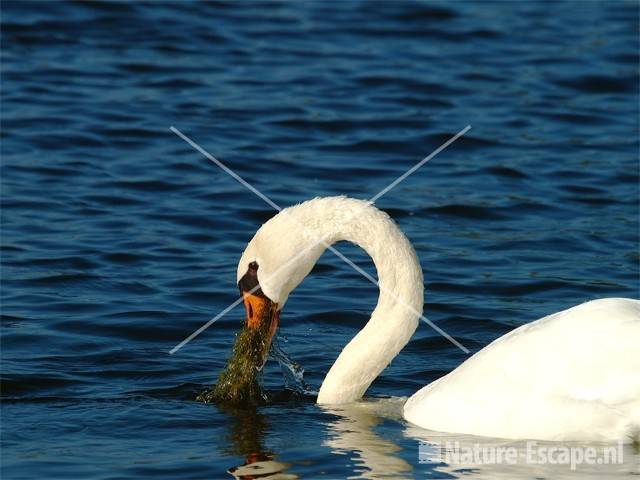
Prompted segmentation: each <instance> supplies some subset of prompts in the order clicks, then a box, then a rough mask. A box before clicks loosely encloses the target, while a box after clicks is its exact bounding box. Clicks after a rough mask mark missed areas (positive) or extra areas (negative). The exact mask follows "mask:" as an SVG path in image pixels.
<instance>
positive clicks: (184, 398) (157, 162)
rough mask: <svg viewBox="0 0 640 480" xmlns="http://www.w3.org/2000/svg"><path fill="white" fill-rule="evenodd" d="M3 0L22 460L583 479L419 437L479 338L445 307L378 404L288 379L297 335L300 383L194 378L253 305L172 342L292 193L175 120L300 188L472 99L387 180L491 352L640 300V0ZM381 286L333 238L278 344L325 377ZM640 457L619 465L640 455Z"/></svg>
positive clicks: (212, 304) (374, 169) (378, 158)
mask: <svg viewBox="0 0 640 480" xmlns="http://www.w3.org/2000/svg"><path fill="white" fill-rule="evenodd" d="M2 7H3V11H2V47H3V48H2V127H3V128H2V248H3V250H2V262H3V268H2V398H3V402H2V457H1V460H2V472H1V473H2V477H3V478H7V479H9V478H12V479H26V478H48V479H54V478H65V479H66V478H87V479H119V478H142V477H156V478H231V476H230V475H229V474H228V473H227V470H229V469H233V468H234V467H236V466H239V465H242V464H243V463H245V462H247V461H255V460H258V465H263V466H264V465H267V467H268V466H271V467H272V468H273V470H279V471H280V473H281V474H282V475H289V477H283V478H296V477H301V478H345V477H352V478H359V477H362V478H381V477H384V476H385V475H387V476H388V477H389V478H456V477H462V476H469V475H471V476H473V477H474V478H483V477H484V478H498V477H500V476H506V477H508V478H519V477H521V478H532V477H538V478H562V477H569V476H572V475H573V473H572V472H571V471H570V470H569V468H568V467H567V466H555V467H554V468H552V469H551V470H545V469H544V468H542V467H537V466H530V465H529V466H521V467H520V468H519V469H515V470H514V469H509V470H507V469H504V470H502V469H500V468H497V469H492V468H489V467H485V466H477V467H475V468H458V467H456V466H455V465H447V464H446V463H430V464H421V463H419V462H418V438H419V437H420V433H419V432H418V433H416V432H415V430H414V429H412V428H411V427H410V426H409V425H408V424H407V423H406V422H405V421H404V420H402V419H401V418H400V416H399V414H398V412H399V408H400V407H399V405H401V400H397V399H398V398H401V397H406V396H408V395H411V394H412V393H413V392H415V391H416V390H418V389H419V388H420V387H422V386H423V385H425V384H427V383H428V382H430V381H432V380H434V379H437V378H438V377H440V376H442V375H444V374H446V373H447V372H449V371H451V370H452V369H453V368H455V367H456V366H457V365H458V364H460V363H461V362H462V361H463V360H464V359H465V358H467V356H466V355H465V354H464V353H463V352H462V351H461V350H459V349H458V348H457V347H455V346H454V345H453V344H451V343H450V342H449V341H448V340H446V339H444V338H443V337H441V336H440V335H439V334H438V333H436V332H435V331H434V330H432V329H431V328H429V327H428V326H426V325H421V326H420V328H419V330H418V331H417V332H416V334H415V336H414V337H413V340H412V341H411V343H410V344H409V345H408V346H407V347H406V348H405V349H404V350H403V352H402V353H401V354H400V356H399V357H398V358H397V359H396V360H395V361H394V362H393V364H392V365H391V366H390V367H389V368H388V369H387V370H385V372H384V373H383V374H382V375H381V376H380V377H379V378H378V379H377V380H376V381H375V382H374V384H373V385H372V386H371V388H370V389H369V391H368V392H367V399H368V400H367V401H366V402H364V403H362V404H361V405H360V406H359V407H353V408H354V409H355V410H354V409H338V410H336V409H333V410H332V409H326V408H324V409H323V408H320V407H318V406H316V405H315V403H314V397H313V394H306V395H303V396H302V397H301V398H300V397H297V396H295V395H293V394H289V393H287V390H286V389H285V376H284V375H283V373H282V372H281V371H280V369H279V367H278V364H277V362H275V361H274V360H271V361H270V362H269V363H268V364H267V366H266V372H265V385H266V387H267V388H268V389H269V390H271V391H273V392H275V393H276V395H275V397H276V400H275V401H274V403H273V404H271V405H267V406H265V407H261V408H258V409H254V410H230V409H220V408H217V407H215V406H213V405H204V404H200V403H197V402H195V401H194V398H195V396H196V394H197V393H198V392H199V391H201V390H203V389H204V388H206V387H207V386H208V385H210V384H211V383H212V382H213V381H214V380H215V378H216V377H217V374H218V373H219V372H220V370H221V369H222V368H223V366H224V365H225V362H226V359H227V357H228V354H229V352H230V347H231V344H232V342H233V339H234V333H235V332H236V331H237V330H238V328H239V326H240V324H241V320H242V317H243V312H242V309H241V308H237V309H235V310H233V311H232V312H231V313H229V314H228V315H226V316H224V317H223V318H222V319H220V320H219V321H218V322H217V323H216V324H215V325H214V326H213V327H211V328H210V329H208V330H207V331H206V332H204V333H203V334H202V335H200V336H199V337H197V338H196V339H195V340H194V341H192V342H190V343H189V344H187V345H186V346H185V347H184V348H183V349H181V350H180V351H178V352H177V353H176V354H175V355H169V354H168V351H169V350H170V349H171V348H172V347H174V346H175V345H176V344H177V343H178V342H179V341H181V340H182V339H184V338H185V337H186V336H187V335H189V334H190V333H191V332H192V331H194V330H195V329H196V328H198V327H200V326H201V325H202V324H204V323H205V322H206V321H208V320H209V319H210V318H212V317H213V316H215V315H216V314H218V313H219V312H220V311H222V310H223V309H224V308H225V307H227V306H228V305H229V304H230V303H232V302H233V301H234V300H235V299H236V298H237V287H236V285H235V280H236V263H237V261H238V259H239V256H240V254H241V252H242V251H243V249H244V246H245V244H246V242H247V241H248V240H249V239H250V238H251V236H252V235H253V233H254V232H255V230H256V229H257V228H258V227H259V226H260V225H261V223H262V222H264V221H265V220H266V219H268V218H270V217H271V216H272V215H273V213H274V211H273V210H272V208H271V207H269V206H268V205H267V204H266V203H264V202H263V201H262V200H261V199H259V198H258V197H256V196H255V195H254V194H253V193H251V192H250V191H248V190H247V189H245V188H244V187H243V186H242V185H240V184H239V183H237V182H236V181H235V180H233V179H232V178H231V177H230V176H228V175H227V174H226V173H224V172H223V171H222V170H220V169H219V168H218V167H217V166H215V165H214V164H213V163H211V162H210V161H208V160H207V159H206V158H205V157H204V156H203V155H201V154H200V153H198V152H197V151H195V150H194V149H193V148H192V147H191V146H189V145H188V144H187V143H185V142H184V141H183V140H181V139H180V138H178V136H176V135H175V134H174V133H172V132H171V131H169V127H170V126H172V125H173V126H175V127H176V128H178V129H179V130H180V131H182V132H183V133H184V134H186V135H188V136H189V137H190V138H192V139H193V140H194V141H196V142H197V143H199V144H200V145H202V147H203V148H205V149H207V150H208V151H209V152H211V153H212V154H213V155H215V156H216V157H217V158H219V159H220V160H222V161H224V162H225V163H226V164H227V165H228V166H229V167H230V168H232V169H233V170H234V171H235V172H237V173H238V174H239V175H241V176H242V177H243V178H245V179H246V180H247V181H249V182H251V184H253V185H254V186H255V187H256V188H258V189H259V190H260V191H262V192H264V193H265V194H266V195H268V196H269V197H270V198H272V199H273V200H274V201H275V202H277V203H278V204H280V205H282V206H287V205H291V204H294V203H296V202H299V201H303V200H306V199H309V198H311V197H314V196H317V195H320V196H325V195H337V194H347V195H351V196H354V197H358V198H369V197H371V196H373V195H375V194H376V193H377V192H378V191H380V190H381V189H382V188H384V187H385V186H386V185H388V184H389V183H391V182H392V181H393V180H394V179H395V178H397V177H398V176H400V175H401V174H403V173H404V172H405V171H406V170H408V169H409V168H410V167H411V166H412V165H414V164H415V163H417V162H418V161H419V160H421V159H422V158H423V157H425V156H426V155H428V154H429V153H430V152H432V151H433V150H434V149H435V148H437V147H438V146H439V145H441V144H442V143H443V142H444V141H446V140H447V139H448V138H449V137H450V136H452V135H453V134H455V133H456V132H458V131H460V130H461V129H462V128H464V127H465V126H466V125H471V126H472V129H471V130H470V131H469V132H468V133H467V134H466V135H465V136H464V137H463V138H462V139H460V140H459V141H457V142H456V143H454V144H453V145H451V146H450V147H449V148H448V149H446V150H445V151H443V152H442V153H441V154H439V155H438V156H437V157H435V158H434V159H433V160H431V161H430V162H429V163H427V164H426V165H425V166H424V167H422V168H421V169H420V170H418V171H417V172H415V173H414V174H413V175H412V176H411V177H409V178H407V179H406V180H405V181H404V182H402V183H401V184H399V185H398V186H397V187H396V188H394V189H392V190H391V191H390V192H389V193H387V194H386V195H385V196H383V197H382V198H381V199H380V200H379V201H378V203H377V204H378V206H379V207H380V208H382V209H384V210H386V211H387V212H388V213H389V214H390V215H391V216H392V217H393V218H394V219H395V220H396V221H397V223H398V224H399V225H400V227H401V228H402V229H403V230H404V231H405V232H406V234H407V236H408V237H409V238H410V240H411V241H412V242H413V244H414V245H415V248H416V251H417V252H418V255H419V257H420V259H421V261H422V268H423V270H424V272H425V287H426V294H425V302H426V303H425V313H426V315H427V316H428V317H429V318H430V319H431V320H433V321H434V322H436V323H437V325H438V326H440V327H441V328H443V329H444V330H446V331H447V332H448V333H450V334H451V335H452V336H454V337H455V338H456V339H457V340H458V341H460V342H461V343H462V344H463V345H465V346H466V347H467V348H469V349H470V350H471V351H472V352H475V351H477V350H479V349H480V348H482V347H483V346H484V345H486V344H487V343H489V342H490V341H491V340H493V339H494V338H496V337H498V336H500V335H502V334H504V333H506V332H508V331H509V330H511V329H513V328H514V327H516V326H518V325H521V324H523V323H526V322H529V321H531V320H534V319H536V318H538V317H541V316H543V315H546V314H548V313H551V312H555V311H558V310H561V309H564V308H567V307H569V306H572V305H575V304H577V303H580V302H583V301H585V300H589V299H593V298H599V297H607V296H626V297H634V298H637V297H638V294H639V292H638V288H639V267H638V264H639V256H638V228H639V225H638V118H639V116H638V113H639V112H638V101H639V98H638V97H639V95H638V77H637V72H636V68H637V65H638V55H637V45H638V44H637V40H638V32H637V19H638V13H639V12H638V4H637V3H636V2H625V1H618V2H582V1H566V2H496V3H491V2H437V3H425V2H421V3H412V2H375V3H373V2H368V3H364V2H297V3H293V2H290V3H278V2H275V3H274V2H259V3H248V2H215V3H201V2H198V3H196V2H180V3H177V2H176V3H159V2H153V3H121V2H118V3H96V2H82V3H81V2H77V3H76V2H72V3H67V2H44V1H43V2H35V3H29V2H24V1H20V2H18V1H5V2H3V4H2ZM338 248H339V250H340V251H341V252H343V253H344V254H345V255H348V256H349V257H350V258H352V259H353V260H354V261H356V262H357V263H358V264H359V265H360V266H362V267H363V268H364V269H365V270H367V271H369V272H371V273H374V272H373V265H372V263H371V261H370V260H369V259H368V258H367V257H366V255H365V254H364V253H363V252H361V251H360V250H358V249H357V248H355V247H351V246H348V245H339V246H338ZM376 298H377V291H376V287H375V286H373V285H371V284H370V283H369V282H367V281H366V280H365V279H364V278H362V277H361V276H360V275H359V274H358V273H356V272H355V271H353V270H352V269H351V268H349V267H348V266H347V265H345V264H343V263H342V262H341V261H340V260H338V259H337V258H335V257H334V256H333V255H331V254H325V256H323V257H322V259H321V261H320V264H319V265H318V267H317V268H316V269H315V271H314V274H313V275H312V276H311V277H310V278H308V279H307V280H306V281H305V282H304V283H303V284H302V285H301V286H300V288H299V289H298V290H297V291H296V292H295V293H294V294H293V295H292V296H291V298H290V300H289V302H288V304H287V307H286V309H285V311H284V312H283V315H282V328H281V332H280V339H279V344H280V346H281V347H282V348H283V350H284V351H286V353H287V355H289V356H290V357H291V359H293V360H295V362H297V363H298V364H299V365H300V367H301V368H303V369H304V380H305V382H306V383H307V384H308V386H309V389H310V390H312V391H313V390H317V389H318V387H319V385H320V383H321V381H322V378H323V376H324V374H325V373H326V371H327V370H328V368H329V367H330V365H331V363H332V362H333V360H334V359H335V357H336V356H337V354H338V352H339V351H340V350H341V348H342V347H343V346H344V345H345V344H346V342H347V341H348V339H349V338H351V337H352V336H353V335H354V334H355V333H356V332H357V331H358V330H359V329H360V328H361V327H362V326H363V325H364V322H365V321H366V319H367V318H368V314H369V312H370V310H371V309H372V307H373V305H374V304H375V300H376ZM289 383H290V382H289ZM384 398H390V400H386V401H382V400H381V399H384ZM625 455H626V456H625V463H624V464H623V465H619V466H615V467H611V466H609V467H605V466H600V467H593V468H594V469H592V471H591V470H590V471H591V472H592V474H593V475H594V478H603V477H612V476H619V477H624V476H626V475H629V474H630V473H631V472H632V471H634V470H635V472H636V473H637V463H638V461H639V460H640V457H638V456H637V454H634V453H633V451H629V450H626V451H625ZM634 455H636V456H635V457H634ZM269 461H270V462H272V463H269ZM267 467H264V468H265V470H263V472H266V468H267ZM577 472H578V473H582V474H585V473H588V472H587V471H585V470H581V469H580V468H579V469H578V471H577ZM236 474H237V475H239V473H236Z"/></svg>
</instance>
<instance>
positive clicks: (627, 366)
mask: <svg viewBox="0 0 640 480" xmlns="http://www.w3.org/2000/svg"><path fill="white" fill-rule="evenodd" d="M341 240H346V241H350V242H353V243H355V244H357V245H359V246H360V247H362V248H363V249H364V250H365V251H366V252H367V253H368V254H369V255H370V256H371V258H372V259H373V262H374V264H375V267H376V269H377V272H378V279H379V283H380V287H381V293H380V297H379V299H378V304H377V306H376V308H375V309H374V311H373V313H372V315H371V319H370V320H369V322H368V323H367V325H366V326H365V327H364V328H363V329H362V330H361V331H360V332H359V333H358V334H357V335H356V336H355V337H354V338H353V339H352V340H351V341H350V342H349V343H348V344H347V345H346V346H345V347H344V349H343V350H342V353H341V354H340V356H339V357H338V359H337V360H336V361H335V363H334V364H333V366H332V367H331V369H330V371H329V373H328V374H327V376H326V377H325V379H324V382H323V383H322V386H321V388H320V392H319V395H318V403H324V404H340V403H348V402H352V401H355V400H358V399H359V398H361V397H362V395H364V392H365V391H366V389H367V388H368V387H369V385H370V384H371V382H373V380H374V379H375V378H376V377H377V376H378V375H379V374H380V372H381V371H382V370H383V369H384V368H385V367H386V366H387V365H388V364H389V363H390V362H391V360H392V359H393V358H394V357H395V356H396V355H397V354H398V352H399V351H400V350H401V349H402V348H403V347H404V345H406V343H407V342H408V341H409V339H410V337H411V335H412V334H413V332H414V331H415V329H416V327H417V324H418V314H417V313H416V312H418V313H420V312H422V305H423V277H422V270H421V268H420V263H419V261H418V258H417V257H416V254H415V251H414V250H413V247H412V246H411V244H410V243H409V241H408V240H407V238H406V237H405V236H404V234H403V233H402V232H401V231H400V229H399V228H398V227H397V226H396V224H395V223H394V222H393V221H392V220H391V219H390V218H389V216H388V215H387V214H385V213H384V212H381V211H380V210H378V209H376V208H375V207H373V206H371V205H370V204H368V203H367V202H364V201H361V200H355V199H351V198H346V197H328V198H316V199H313V200H310V201H308V202H304V203H302V204H299V205H296V206H293V207H290V208H287V209H285V210H283V211H282V212H280V213H279V214H278V215H276V216H275V217H273V218H272V219H270V220H269V221H268V222H267V223H265V224H264V225H263V226H262V227H261V228H260V229H259V230H258V232H257V233H256V235H255V236H254V238H253V239H252V240H251V241H250V242H249V244H248V245H247V248H246V250H245V252H244V253H243V255H242V258H241V259H240V262H239V264H238V280H239V279H240V278H241V277H242V275H244V273H245V272H246V271H247V266H248V264H249V263H250V262H252V261H256V262H257V263H258V264H259V269H258V281H259V283H260V285H261V288H262V291H263V292H264V293H265V295H267V296H268V297H269V298H270V299H271V300H273V301H274V302H276V303H278V305H279V307H280V308H282V307H283V306H284V304H285V303H286V301H287V298H288V296H289V294H290V293H291V292H292V291H293V290H294V289H295V288H296V287H297V286H298V284H299V283H300V282H301V281H302V280H303V279H304V278H305V277H306V276H307V275H308V274H309V272H310V271H311V269H312V268H313V266H314V265H315V263H316V262H317V260H318V258H320V256H321V255H322V253H323V252H324V251H325V249H326V247H327V245H331V244H333V243H335V242H338V241H341ZM408 307H409V308H408ZM638 345H640V302H639V301H638V300H629V299H622V298H612V299H603V300H596V301H592V302H588V303H585V304H582V305H579V306H577V307H574V308H571V309H569V310H565V311H562V312H559V313H555V314H553V315H549V316H547V317H544V318H542V319H540V320H538V321H535V322H532V323H529V324H526V325H523V326H522V327H520V328H517V329H516V330H514V331H512V332H511V333H509V334H507V335H505V336H503V337H501V338H499V339H498V340H496V341H494V342H493V343H491V344H490V345H488V346H487V347H485V348H484V349H482V350H481V351H480V352H478V353H476V354H475V355H473V356H472V357H471V358H469V359H468V360H467V361H465V362H464V363H463V364H462V365H460V366H459V367H458V368H457V369H455V370H454V371H453V372H451V373H449V374H448V375H446V376H444V377H442V378H440V379H438V380H436V381H435V382H433V383H431V384H430V385H427V386H426V387H424V388H423V389H421V390H420V391H419V392H417V393H416V394H415V395H413V396H412V397H411V398H410V399H409V400H408V401H407V403H406V405H405V407H404V416H405V418H406V419H407V420H408V421H410V422H411V423H414V424H416V425H418V426H421V427H424V428H428V429H431V430H438V431H443V432H452V433H466V434H474V435H484V436H493V437H502V438H533V439H540V440H602V441H617V440H622V441H628V442H630V441H633V440H634V436H635V435H637V432H638V431H639V430H640V355H638V353H637V351H638ZM425 358H428V357H427V356H425Z"/></svg>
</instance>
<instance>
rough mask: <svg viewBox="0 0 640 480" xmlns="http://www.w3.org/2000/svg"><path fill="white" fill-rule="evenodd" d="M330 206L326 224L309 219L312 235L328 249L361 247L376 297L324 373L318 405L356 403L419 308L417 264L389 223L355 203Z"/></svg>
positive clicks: (406, 334) (402, 341) (404, 337)
mask: <svg viewBox="0 0 640 480" xmlns="http://www.w3.org/2000/svg"><path fill="white" fill-rule="evenodd" d="M335 201H336V202H337V203H338V205H336V207H337V208H323V209H322V211H323V212H331V214H330V218H322V217H323V215H318V216H315V217H311V218H314V219H315V221H314V222H313V229H314V230H315V231H316V232H318V233H320V235H322V236H323V237H325V238H328V241H327V242H326V243H328V244H332V243H335V242H338V241H341V240H346V241H349V242H352V243H355V244H356V245H358V246H360V247H362V248H363V249H364V250H365V251H366V252H367V253H368V254H369V256H371V258H372V260H373V263H374V264H375V267H376V270H377V275H378V284H379V287H380V296H379V298H378V304H377V305H376V308H375V310H374V311H373V313H372V314H371V319H370V320H369V321H368V322H367V324H366V325H365V327H364V328H363V329H362V330H361V331H360V332H359V333H358V334H357V335H356V336H355V337H354V338H353V339H352V340H351V341H350V342H349V343H348V344H347V345H346V346H345V347H344V349H343V350H342V352H341V353H340V355H339V357H338V359H337V360H336V361H335V363H334V364H333V366H332V367H331V369H330V370H329V373H327V376H326V377H325V379H324V382H323V383H322V387H321V388H320V392H319V395H318V403H324V404H337V403H347V402H352V401H355V400H357V399H359V398H361V397H362V395H363V394H364V392H365V391H366V389H367V388H368V387H369V385H371V382H373V380H374V379H375V378H376V377H377V376H378V375H379V374H380V372H382V370H383V369H384V368H385V367H386V366H387V365H388V364H389V363H390V362H391V360H393V358H394V357H395V356H396V355H397V354H398V352H399V351H400V350H401V349H402V348H403V347H404V346H405V345H406V343H407V342H408V341H409V339H410V338H411V335H413V332H414V331H415V329H416V327H417V325H418V317H419V315H420V314H421V313H422V306H423V276H422V269H421V268H420V263H419V261H418V258H417V256H416V254H415V251H414V249H413V247H412V246H411V244H410V243H409V240H407V238H406V237H405V235H404V234H403V233H402V232H401V231H400V229H399V228H398V227H397V226H396V224H395V223H394V222H393V220H391V219H390V218H389V216H388V215H387V214H386V213H384V212H382V211H380V210H378V209H376V208H375V207H373V206H370V205H367V204H366V203H365V202H362V201H359V200H353V199H347V198H337V199H335ZM325 207H326V206H325ZM324 217H326V215H325V216H324ZM307 218H309V217H307Z"/></svg>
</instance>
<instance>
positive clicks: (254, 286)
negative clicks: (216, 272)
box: [237, 202, 326, 357]
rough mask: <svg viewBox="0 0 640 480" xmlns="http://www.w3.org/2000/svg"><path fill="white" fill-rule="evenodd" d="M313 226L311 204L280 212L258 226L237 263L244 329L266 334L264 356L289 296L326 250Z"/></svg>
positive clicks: (307, 203)
mask: <svg viewBox="0 0 640 480" xmlns="http://www.w3.org/2000/svg"><path fill="white" fill-rule="evenodd" d="M310 207H311V208H310ZM313 223H314V208H313V202H306V203H304V204H301V205H296V206H293V207H290V208H287V209H285V210H282V211H281V212H280V213H278V214H277V215H276V216H274V217H273V218H271V219H270V220H269V221H267V222H266V223H265V224H264V225H262V227H260V229H259V230H258V231H257V232H256V234H255V235H254V237H253V238H252V239H251V241H250V242H249V243H248V245H247V247H246V249H245V251H244V253H243V254H242V257H241V258H240V262H239V263H238V276H237V281H238V287H239V289H240V294H241V295H242V297H243V301H244V305H245V309H246V313H247V322H246V326H247V327H248V328H265V326H266V327H267V330H268V332H269V334H270V338H269V339H268V343H267V345H266V347H267V348H266V350H265V357H266V354H267V353H268V349H269V347H270V345H271V338H272V337H273V334H274V333H275V330H276V329H277V327H278V323H279V316H280V311H281V310H282V308H283V307H284V304H285V303H286V301H287V298H288V297H289V294H290V293H291V292H292V291H293V290H294V289H295V288H296V287H297V286H298V285H299V284H300V282H302V280H304V278H305V277H306V276H307V275H308V274H309V272H310V271H311V269H312V268H313V266H314V265H315V263H316V262H317V260H318V258H319V257H320V255H322V252H323V251H324V249H325V248H326V244H324V242H322V241H320V240H321V237H320V236H319V234H317V233H316V232H315V230H314V228H313ZM322 240H325V241H326V239H324V238H323V239H322Z"/></svg>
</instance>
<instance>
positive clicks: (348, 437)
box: [321, 398, 413, 479]
mask: <svg viewBox="0 0 640 480" xmlns="http://www.w3.org/2000/svg"><path fill="white" fill-rule="evenodd" d="M405 400H406V399H404V398H391V399H384V400H378V401H363V402H356V403H350V404H347V405H340V406H333V407H329V406H323V407H321V408H322V409H323V410H325V411H326V412H328V413H331V414H333V415H335V416H336V417H337V419H336V420H335V421H334V422H332V423H330V424H329V433H328V438H327V440H325V441H324V445H326V446H328V447H330V448H331V450H332V452H333V453H336V454H342V455H348V456H349V458H350V459H351V460H352V461H353V462H354V466H356V467H364V468H355V469H354V470H355V473H356V475H354V476H351V477H350V478H369V479H376V478H398V477H400V478H403V477H407V476H410V475H411V472H412V471H413V467H412V466H411V464H409V463H408V462H407V461H405V460H404V459H402V458H401V457H400V456H398V455H397V454H398V452H400V451H401V450H402V449H401V448H400V447H399V446H398V445H397V444H396V443H394V442H393V441H391V440H389V439H388V438H383V437H382V436H381V435H379V434H378V433H377V432H376V431H375V427H376V426H378V425H380V424H381V423H382V421H383V420H384V419H385V418H391V419H394V420H398V421H399V420H401V416H400V412H401V411H402V405H403V404H404V401H405Z"/></svg>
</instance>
